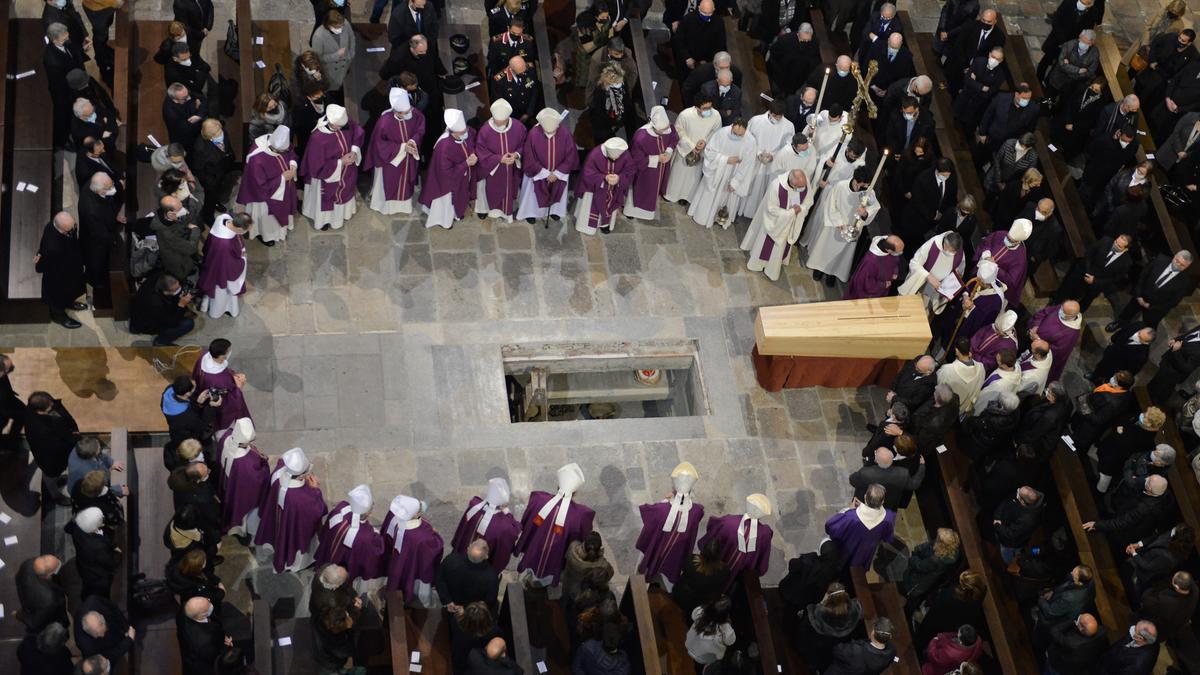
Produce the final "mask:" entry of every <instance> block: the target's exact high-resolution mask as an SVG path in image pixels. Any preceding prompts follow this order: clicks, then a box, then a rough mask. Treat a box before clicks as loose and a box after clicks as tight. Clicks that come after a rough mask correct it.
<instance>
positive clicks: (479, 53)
mask: <svg viewBox="0 0 1200 675" xmlns="http://www.w3.org/2000/svg"><path fill="white" fill-rule="evenodd" d="M543 32H545V30H544V27H543ZM456 33H462V34H463V35H466V36H467V39H468V40H470V41H471V47H472V49H473V52H472V53H469V54H465V55H464V56H468V57H473V62H472V63H471V69H470V70H468V71H467V72H465V73H463V75H462V78H463V82H464V83H465V84H467V85H470V84H471V83H473V82H478V83H479V84H478V86H474V87H471V88H470V89H467V90H465V91H463V92H462V93H460V94H447V93H443V94H442V102H443V104H444V105H445V107H446V108H457V109H459V110H461V111H463V115H464V116H465V117H466V118H467V122H470V121H471V120H477V121H478V122H479V123H483V122H485V121H486V120H487V119H488V118H490V117H491V116H492V115H491V112H490V111H489V110H488V106H490V105H491V94H490V93H489V92H488V78H487V42H486V41H484V38H483V35H484V33H483V31H481V30H480V27H479V26H476V25H468V24H450V25H448V26H443V27H442V29H441V37H439V38H438V54H439V56H440V58H441V59H442V63H443V64H444V65H445V66H446V72H448V73H453V72H454V70H453V65H454V57H456V56H458V55H459V54H458V52H456V51H454V50H453V49H451V48H450V36H451V35H454V34H456ZM541 48H542V43H540V42H539V43H538V50H541ZM538 53H539V54H540V53H541V52H540V51H539V52H538ZM374 72H378V70H376V71H374ZM537 72H538V76H539V77H541V80H542V86H543V87H545V84H546V78H545V77H544V76H542V69H541V68H538V69H537ZM550 82H551V85H553V82H554V78H553V77H551V78H550ZM549 95H550V96H553V95H554V89H553V86H552V87H551V89H550V94H549ZM443 126H444V125H443V124H442V121H441V120H436V121H432V122H430V121H427V122H426V128H427V131H426V133H427V134H429V133H433V130H434V129H440V128H443Z"/></svg>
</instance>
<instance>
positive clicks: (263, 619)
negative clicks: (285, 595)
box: [251, 598, 404, 675]
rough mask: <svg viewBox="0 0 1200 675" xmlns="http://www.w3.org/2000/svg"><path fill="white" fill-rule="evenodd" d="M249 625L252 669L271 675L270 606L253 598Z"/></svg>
mask: <svg viewBox="0 0 1200 675" xmlns="http://www.w3.org/2000/svg"><path fill="white" fill-rule="evenodd" d="M251 625H252V626H253V630H254V668H255V670H257V671H258V672H259V673H260V674H261V675H271V674H272V673H274V672H275V659H274V650H273V649H272V646H273V645H274V644H275V638H274V637H273V636H272V635H271V606H270V605H268V604H267V601H266V600H264V599H262V598H254V608H253V610H252V613H251ZM396 672H398V673H399V672H404V671H396Z"/></svg>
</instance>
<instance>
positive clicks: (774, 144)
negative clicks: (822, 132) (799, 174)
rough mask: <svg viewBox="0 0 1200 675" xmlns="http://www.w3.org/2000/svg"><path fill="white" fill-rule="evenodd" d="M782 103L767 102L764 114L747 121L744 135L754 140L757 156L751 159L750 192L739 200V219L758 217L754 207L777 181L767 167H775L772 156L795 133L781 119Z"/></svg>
mask: <svg viewBox="0 0 1200 675" xmlns="http://www.w3.org/2000/svg"><path fill="white" fill-rule="evenodd" d="M783 111H784V106H783V101H771V102H770V103H769V104H767V111H766V112H764V113H762V114H761V115H755V116H754V117H751V118H750V124H749V126H747V127H746V131H748V132H750V135H751V136H753V137H754V143H755V145H757V146H758V155H757V156H756V157H755V158H754V165H753V166H754V172H753V175H752V176H751V178H750V189H749V191H748V192H747V193H746V199H744V200H742V215H743V216H746V217H747V218H753V217H754V216H755V214H756V213H758V206H759V204H760V203H761V202H762V200H763V196H764V195H766V194H767V190H768V189H770V188H771V186H773V185H774V184H775V179H776V178H778V177H779V174H777V173H771V165H772V164H774V163H775V155H777V154H779V152H780V151H781V150H783V149H784V148H786V147H788V142H789V141H791V139H792V135H793V134H795V133H796V125H794V124H792V122H791V120H789V119H787V118H786V117H784V116H783Z"/></svg>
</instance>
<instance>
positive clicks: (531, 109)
mask: <svg viewBox="0 0 1200 675" xmlns="http://www.w3.org/2000/svg"><path fill="white" fill-rule="evenodd" d="M491 95H492V100H493V101H494V100H496V99H498V98H503V99H504V100H506V101H508V102H509V103H510V104H512V108H513V115H514V116H515V117H516V118H517V119H519V120H521V122H522V123H524V124H525V125H526V126H529V124H530V123H531V122H532V121H533V117H534V115H536V114H537V111H538V108H539V106H540V105H541V102H540V99H541V91H540V90H539V85H538V80H537V76H536V75H535V74H534V72H533V69H532V68H530V67H529V66H528V65H527V64H526V63H525V59H523V58H521V57H520V56H514V57H512V58H511V59H509V60H508V67H507V68H505V69H504V70H501V71H500V72H498V73H496V74H495V75H494V76H492V91H491Z"/></svg>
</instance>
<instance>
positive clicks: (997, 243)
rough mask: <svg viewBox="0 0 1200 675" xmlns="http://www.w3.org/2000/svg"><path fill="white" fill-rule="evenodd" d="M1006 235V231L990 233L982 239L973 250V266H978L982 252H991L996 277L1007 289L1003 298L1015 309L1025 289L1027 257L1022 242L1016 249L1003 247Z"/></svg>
mask: <svg viewBox="0 0 1200 675" xmlns="http://www.w3.org/2000/svg"><path fill="white" fill-rule="evenodd" d="M1007 235H1008V232H1007V231H1004V230H1002V231H996V232H992V233H991V234H989V235H988V236H986V237H984V238H983V241H982V242H980V243H979V248H978V249H976V250H975V264H976V265H978V264H979V259H980V257H981V256H982V255H983V252H984V251H991V253H992V262H994V263H996V267H997V268H999V271H998V273H997V274H996V277H997V278H998V279H1000V281H1003V282H1004V285H1005V286H1006V287H1008V290H1007V291H1005V293H1004V297H1005V298H1007V299H1008V304H1009V305H1010V306H1012V307H1014V308H1015V307H1016V306H1017V305H1019V304H1021V289H1023V288H1025V273H1026V270H1027V268H1028V267H1029V260H1028V256H1027V255H1026V253H1025V244H1024V242H1021V243H1018V244H1017V247H1016V248H1011V249H1010V248H1009V247H1007V246H1005V245H1004V238H1005V237H1006V236H1007Z"/></svg>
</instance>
